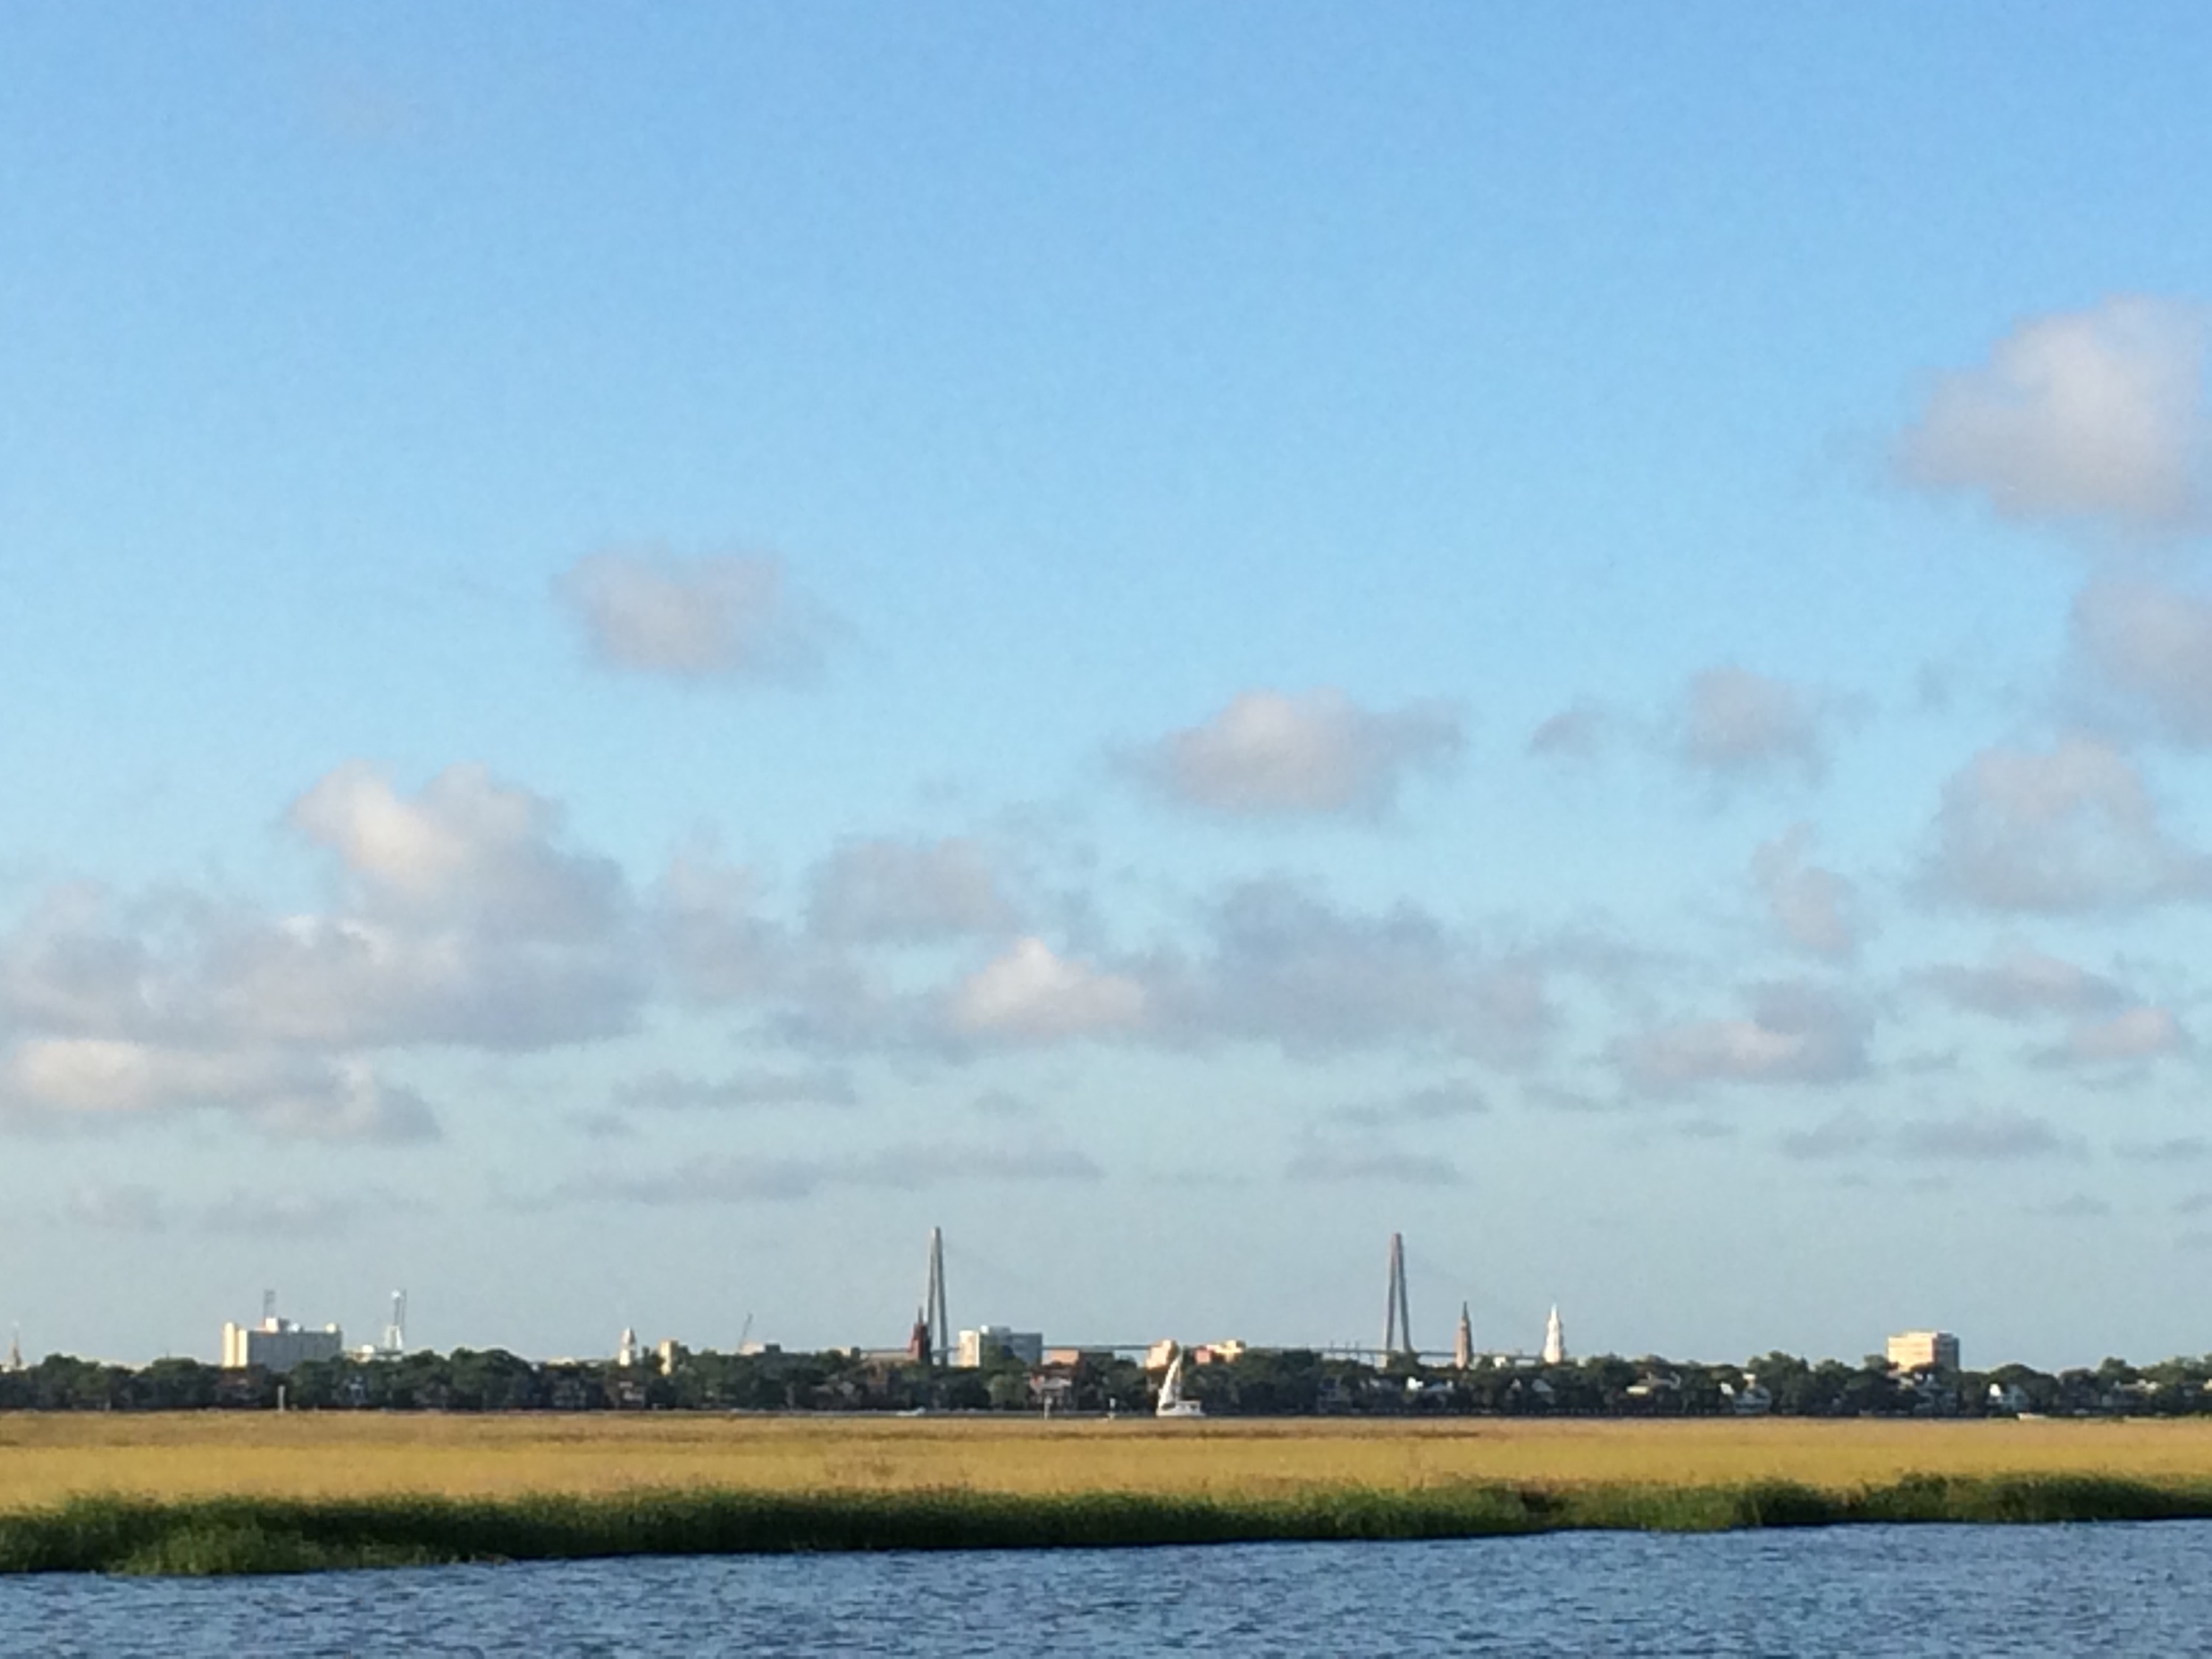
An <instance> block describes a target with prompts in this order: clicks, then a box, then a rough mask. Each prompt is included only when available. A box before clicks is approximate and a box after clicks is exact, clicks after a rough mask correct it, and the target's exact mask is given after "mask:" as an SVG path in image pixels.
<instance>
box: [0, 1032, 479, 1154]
mask: <svg viewBox="0 0 2212 1659" xmlns="http://www.w3.org/2000/svg"><path fill="white" fill-rule="evenodd" d="M0 1110H7V1111H10V1112H14V1113H17V1114H25V1113H42V1114H52V1115H61V1116H64V1117H71V1118H76V1119H80V1120H83V1119H102V1118H129V1117H137V1116H143V1115H153V1114H157V1113H162V1112H170V1111H191V1110H217V1111H228V1112H230V1113H233V1114H234V1115H237V1116H238V1117H239V1118H240V1119H241V1120H242V1121H246V1123H248V1124H249V1125H251V1126H252V1127H255V1128H257V1129H258V1130H260V1131H262V1132H263V1133H266V1134H269V1135H271V1136H273V1137H276V1138H279V1139H322V1140H420V1139H431V1138H434V1137H435V1135H436V1134H437V1133H438V1131H437V1124H436V1121H435V1119H434V1118H433V1117H432V1115H431V1114H430V1110H429V1108H428V1106H426V1105H425V1104H424V1103H423V1102H422V1097H420V1096H418V1095H416V1094H415V1093H414V1092H413V1091H410V1090H406V1089H398V1088H394V1087H392V1086H391V1085H387V1084H386V1083H384V1082H382V1081H381V1080H380V1079H378V1078H377V1077H376V1075H375V1074H374V1073H373V1072H372V1071H370V1069H369V1068H368V1066H364V1065H362V1064H360V1063H358V1062H353V1061H343V1062H331V1061H328V1060H322V1059H319V1058H317V1057H315V1056H313V1055H306V1054H290V1053H282V1052H277V1053H258V1054H257V1053H240V1052H235V1051H232V1052H223V1051H215V1052H202V1051H195V1050H190V1049H177V1048H158V1047H155V1046H151V1045H149V1044H144V1043H137V1042H122V1041H118V1040H115V1039H111V1038H100V1037H33V1038H29V1039H27V1040H25V1041H23V1042H19V1043H17V1044H16V1045H15V1048H14V1049H13V1050H11V1051H10V1052H9V1054H8V1055H7V1056H6V1058H5V1060H4V1061H0Z"/></svg>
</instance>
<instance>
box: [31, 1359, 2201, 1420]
mask: <svg viewBox="0 0 2212 1659" xmlns="http://www.w3.org/2000/svg"><path fill="white" fill-rule="evenodd" d="M1157 1388H1158V1383H1157V1378H1156V1376H1154V1375H1152V1374H1151V1373H1148V1372H1147V1371H1146V1370H1145V1369H1144V1367H1143V1366H1141V1365H1139V1364H1137V1363H1136V1362H1135V1361H1133V1360H1130V1359H1126V1358H1115V1357H1109V1356H1105V1355H1093V1356H1089V1357H1086V1358H1084V1359H1083V1360H1082V1361H1081V1362H1079V1364H1073V1365H1069V1366H1052V1367H1034V1368H1033V1367H1030V1366H1027V1365H1024V1364H1021V1363H1019V1362H1018V1361H1016V1360H1014V1359H1012V1358H1009V1357H1007V1356H1006V1355H1003V1354H1001V1355H999V1356H996V1357H995V1358H994V1359H993V1360H992V1361H991V1362H990V1363H988V1364H985V1365H983V1366H981V1367H979V1368H976V1369H974V1370H943V1369H933V1368H932V1367H929V1366H927V1365H922V1364H915V1363H911V1362H901V1361H896V1360H886V1359H884V1358H881V1357H878V1356H870V1355H866V1354H863V1353H861V1352H857V1351H852V1352H847V1351H839V1350H830V1351H829V1352H821V1353H796V1352H794V1353H782V1352H766V1353H743V1354H729V1353H717V1352H684V1351H678V1354H677V1356H676V1359H675V1363H674V1364H673V1365H672V1366H671V1367H670V1368H669V1369H668V1370H665V1371H664V1370H661V1368H660V1367H659V1365H658V1364H641V1365H630V1366H624V1365H620V1364H614V1363H612V1362H597V1361H568V1360H562V1361H537V1360H529V1359H524V1358H520V1357H519V1356H517V1355H514V1354H512V1353H508V1352H504V1351H502V1350H500V1349H488V1350H475V1349H469V1348H456V1349H454V1350H453V1352H450V1353H446V1354H439V1353H435V1352H428V1351H425V1352H420V1353H412V1354H407V1355H404V1356H401V1357H398V1358H376V1359H368V1360H363V1359H354V1358H340V1359H332V1360H324V1361H311V1362H308V1363H306V1364H301V1365H299V1366H298V1367H296V1368H295V1369H294V1370H291V1371H290V1372H289V1373H287V1374H285V1375H283V1376H276V1375H272V1374H270V1373H269V1372H267V1371H264V1370H261V1369H260V1368H258V1367H254V1368H250V1369H247V1370H223V1369H222V1368H220V1367H217V1366H214V1365H209V1364H202V1363H201V1362H199V1361H197V1360H193V1359H159V1360H155V1361H154V1362H153V1363H152V1364H148V1365H143V1366H138V1367H131V1366H125V1365H110V1364H100V1363H97V1362H94V1361H91V1360H84V1359H76V1358H70V1357H69V1356H66V1355H63V1354H53V1355H49V1356H48V1357H47V1358H45V1359H42V1360H40V1362H39V1363H38V1364H34V1365H28V1366H26V1367H24V1368H23V1369H21V1370H13V1371H4V1372H0V1411H200V1410H216V1409H232V1410H248V1411H250V1410H270V1409H275V1408H276V1407H280V1406H281V1407H286V1408H291V1409H304V1410H318V1411H447V1412H515V1411H550V1412H589V1411H640V1410H662V1411H687V1410H688V1411H787V1412H802V1411H887V1412H896V1411H919V1410H938V1411H977V1412H982V1411H999V1412H1036V1411H1040V1410H1053V1411H1067V1412H1079V1413H1145V1412H1149V1411H1150V1410H1151V1409H1152V1404H1153V1401H1154V1399H1155V1397H1156V1392H1157ZM1184 1388H1185V1392H1186V1393H1187V1394H1188V1395H1192V1396H1194V1397H1195V1398H1196V1399H1197V1400H1198V1401H1200V1403H1201V1404H1202V1405H1203V1406H1204V1407H1205V1408H1206V1411H1207V1412H1208V1413H1212V1414H1213V1415H1217V1416H1304V1415H1310V1414H1328V1413H1346V1414H1355V1415H1365V1416H1386V1415H1403V1414H1412V1413H1446V1414H1451V1413H1460V1414H1480V1415H1494V1416H1532V1417H1533V1416H1582V1417H1714V1416H1726V1415H1730V1414H1741V1413H1746V1412H1754V1411H1755V1412H1760V1413H1773V1414H1775V1415H1778V1416H1791V1417H1868V1416H1873V1417H1887V1416H1915V1415H1917V1416H1945V1417H1980V1416H1992V1415H2007V1416H2009V1415H2017V1414H2021V1413H2040V1414H2048V1415H2067V1416H2078V1415H2127V1416H2142V1415H2169V1416H2171V1415H2185V1414H2212V1356H2206V1357H2205V1358H2175V1359H2168V1360H2164V1361H2161V1362H2160V1363H2159V1364H2154V1365H2148V1366H2143V1367H2136V1366H2134V1365H2131V1364H2128V1363H2127V1362H2125V1361H2124V1360H2120V1359H2107V1360H2106V1361H2104V1362H2103V1363H2102V1364H2100V1365H2098V1366H2096V1367H2095V1368H2093V1369H2089V1368H2080V1369H2074V1370H2062V1371H2058V1372H2056V1373H2052V1372H2045V1371H2039V1370H2034V1369H2033V1368H2032V1367H2029V1366H2026V1365H2002V1366H1999V1367H1997V1368H1996V1369H1994V1370H1986V1371H1980V1370H1966V1371H1948V1370H1923V1371H1915V1372H1908V1373H1899V1372H1897V1371H1893V1370H1892V1369H1891V1368H1890V1366H1889V1364H1888V1363H1887V1361H1886V1360H1885V1359H1883V1358H1881V1356H1879V1355H1873V1356H1869V1358H1866V1359H1865V1360H1863V1361H1862V1362H1861V1363H1860V1364H1857V1365H1851V1364H1845V1363H1844V1362H1843V1361H1840V1360H1835V1359H1823V1360H1819V1361H1807V1360H1805V1359H1802V1358H1798V1357H1796V1355H1792V1354H1786V1353H1780V1352H1775V1353H1770V1354H1766V1355H1765V1356H1763V1357H1761V1358H1756V1359H1753V1360H1751V1361H1749V1362H1748V1363H1747V1364H1741V1365H1708V1364H1678V1363H1675V1362H1673V1361H1669V1360H1667V1359H1663V1358H1658V1357H1656V1356H1646V1357H1644V1358H1638V1359H1626V1358H1620V1357H1619V1356H1617V1355H1612V1354H1605V1355H1599V1356H1595V1357H1593V1358H1585V1359H1580V1360H1575V1361H1571V1362H1569V1363H1566V1364H1558V1365H1531V1364H1513V1365H1504V1364H1498V1365H1492V1364H1478V1365H1476V1366H1474V1367H1472V1368H1470V1369H1468V1370H1464V1371H1462V1370H1456V1369H1455V1368H1453V1367H1449V1366H1443V1365H1427V1364H1419V1363H1415V1362H1413V1361H1411V1360H1407V1359H1403V1358H1399V1359H1394V1360H1392V1361H1391V1362H1390V1363H1389V1364H1387V1365H1383V1366H1376V1365H1373V1364H1366V1363H1364V1362H1362V1361H1359V1360H1356V1359H1346V1358H1334V1357H1330V1356H1328V1355H1325V1354H1322V1353H1320V1352H1315V1351H1313V1350H1310V1349H1293V1348H1284V1349H1248V1350H1246V1351H1245V1352H1243V1353H1242V1354H1240V1355H1239V1356H1237V1358H1234V1359H1225V1360H1223V1361H1221V1362H1219V1363H1217V1364H1205V1365H1194V1366H1190V1367H1188V1368H1187V1369H1186V1370H1185V1372H1184Z"/></svg>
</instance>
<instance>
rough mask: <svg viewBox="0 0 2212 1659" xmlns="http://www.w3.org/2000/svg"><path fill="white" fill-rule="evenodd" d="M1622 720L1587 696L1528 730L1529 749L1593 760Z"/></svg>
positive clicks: (1562, 756) (1537, 753)
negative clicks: (1532, 729) (1531, 730)
mask: <svg viewBox="0 0 2212 1659" xmlns="http://www.w3.org/2000/svg"><path fill="white" fill-rule="evenodd" d="M1619 724H1620V722H1619V721H1618V720H1617V719H1616V718H1615V717H1614V715H1613V714H1612V713H1611V712H1610V711H1609V710H1607V709H1605V708H1601V707H1600V706H1599V705H1598V704H1596V703H1594V702H1589V701H1588V700H1587V699H1585V700H1583V701H1582V702H1577V703H1575V704H1573V705H1572V706H1571V707H1570V708H1562V709H1561V710H1560V711H1559V713H1558V714H1553V715H1552V716H1551V717H1550V718H1549V719H1547V720H1542V721H1541V722H1539V724H1538V725H1537V726H1536V729H1535V730H1534V731H1533V732H1530V733H1529V734H1528V752H1529V753H1530V754H1532V755H1541V756H1546V757H1552V758H1554V759H1560V760H1589V759H1591V758H1592V757H1595V755H1596V754H1597V752H1598V751H1599V750H1601V749H1602V748H1604V747H1605V745H1606V742H1607V739H1608V738H1611V737H1612V736H1613V732H1614V730H1615V728H1616V727H1617V726H1618V725H1619Z"/></svg>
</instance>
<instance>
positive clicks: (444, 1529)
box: [0, 1475, 2212, 1575]
mask: <svg viewBox="0 0 2212 1659" xmlns="http://www.w3.org/2000/svg"><path fill="white" fill-rule="evenodd" d="M2183 1516H2197V1517H2212V1482H2205V1481H2197V1482H2190V1483H2161V1482H2154V1481H2146V1480H2124V1479H2118V1478H2112V1477H2097V1476H2080V1475H2056V1476H2054V1475H2021V1476H1971V1477H1958V1476H1909V1477H1907V1478H1905V1479H1904V1480H1897V1481H1893V1482H1889V1483H1887V1484H1884V1485H1881V1486H1869V1487H1865V1488H1863V1489H1860V1490H1857V1491H1851V1492H1835V1491H1824V1490H1820V1489H1818V1488H1815V1487H1813V1486H1804V1485H1801V1484H1798V1483H1796V1482H1792V1481H1786V1480H1768V1481H1759V1482H1753V1483H1749V1484H1746V1485H1740V1486H1690V1487H1679V1488H1670V1487H1662V1486H1650V1485H1646V1484H1641V1483H1624V1484H1618V1485H1598V1486H1565V1487H1542V1486H1507V1485H1497V1484H1471V1483H1470V1484H1462V1485H1440V1486H1427V1487H1423V1488H1419V1489H1413V1490H1390V1489H1384V1488H1376V1487H1345V1488H1317V1489H1309V1490H1305V1491H1301V1492H1289V1493H1285V1494H1281V1495H1279V1496H1273V1497H1249V1496H1247V1497H1236V1496H1226V1497H1206V1496H1198V1495H1189V1494H1181V1495H1177V1494H1165V1493H1139V1492H1079V1493H1066V1494H1042V1493H1016V1492H975V1491H956V1490H945V1491H926V1490H908V1491H901V1492H852V1491H846V1492H728V1491H720V1492H717V1491H702V1490H696V1489H693V1490H682V1491H652V1490H637V1491H629V1492H616V1493H601V1494H592V1495H577V1494H554V1495H546V1496H534V1497H533V1496H526V1497H507V1498H441V1497H430V1496H422V1497H410V1496H404V1495H386V1496H381V1497H376V1498H362V1499H353V1500H348V1499H338V1498H198V1499H182V1500H171V1501H163V1500H158V1499H148V1498H129V1497H116V1496H89V1497H79V1498H70V1499H69V1500H67V1501H65V1502H63V1503H61V1504H55V1505H52V1506H50V1507H46V1508H40V1509H31V1510H15V1511H12V1512H7V1513H0V1571H9V1572H110V1573H161V1574H187V1575H216V1574H228V1573H262V1572H301V1571H316V1570H319V1569H329V1568H339V1567H391V1566H410V1565H434V1564H441V1563H458V1562H485V1561H513V1560H557V1559H583V1558H586V1557H612V1556H627V1555H736V1554H757V1553H792V1552H805V1551H852V1550H945V1549H1038V1548H1055V1547H1091V1548H1098V1547H1133V1546H1146V1545H1162V1544H1209V1543H1231V1542H1256V1541H1288V1540H1309V1541H1312V1540H1349V1539H1365V1540H1387V1539H1424V1538H1426V1539H1435V1538H1474V1537H1488V1536H1498V1535H1506V1534H1526V1533H1535V1532H1549V1531H1559V1530H1566V1529H1590V1528H1598V1529H1608V1530H1622V1529H1630V1530H1638V1531H1658V1532H1715V1531H1723V1530H1729V1529H1734V1528H1748V1527H1775V1526H1793V1527H1794V1526H1833V1525H1841V1524H1847V1523H1850V1522H2065V1521H2150V1520H2167V1519H2174V1518H2179V1517H2183Z"/></svg>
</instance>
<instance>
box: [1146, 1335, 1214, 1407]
mask: <svg viewBox="0 0 2212 1659" xmlns="http://www.w3.org/2000/svg"><path fill="white" fill-rule="evenodd" d="M1152 1415H1153V1416H1155V1417H1203V1416H1205V1415H1206V1407H1204V1406H1201V1405H1200V1404H1199V1402H1198V1401H1195V1400H1192V1399H1189V1398H1187V1397H1186V1396H1185V1395H1184V1394H1183V1391H1182V1349H1181V1348H1177V1349H1176V1351H1175V1358H1172V1359H1170V1360H1169V1361H1168V1374H1167V1376H1164V1377H1163V1378H1162V1379H1161V1380H1160V1403H1159V1404H1158V1405H1157V1406H1155V1407H1153V1408H1152Z"/></svg>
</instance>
